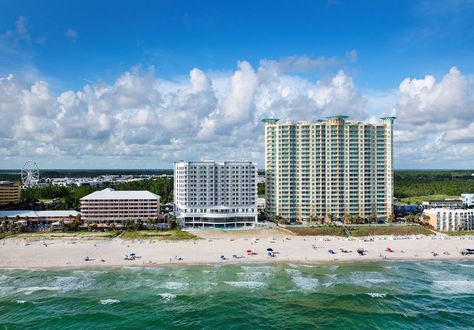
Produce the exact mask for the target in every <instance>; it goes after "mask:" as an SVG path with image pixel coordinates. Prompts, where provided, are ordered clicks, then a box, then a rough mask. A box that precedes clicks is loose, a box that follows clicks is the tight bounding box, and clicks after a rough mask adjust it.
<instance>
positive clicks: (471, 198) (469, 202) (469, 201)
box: [461, 194, 474, 207]
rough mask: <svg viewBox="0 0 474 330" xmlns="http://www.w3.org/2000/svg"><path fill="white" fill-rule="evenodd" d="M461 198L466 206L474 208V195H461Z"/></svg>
mask: <svg viewBox="0 0 474 330" xmlns="http://www.w3.org/2000/svg"><path fill="white" fill-rule="evenodd" d="M461 198H462V202H463V203H464V206H466V207H471V206H474V194H461Z"/></svg>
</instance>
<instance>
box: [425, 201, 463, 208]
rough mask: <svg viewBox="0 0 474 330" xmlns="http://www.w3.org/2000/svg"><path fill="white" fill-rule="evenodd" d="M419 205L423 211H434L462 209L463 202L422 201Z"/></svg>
mask: <svg viewBox="0 0 474 330" xmlns="http://www.w3.org/2000/svg"><path fill="white" fill-rule="evenodd" d="M421 205H422V206H423V207H424V208H425V209H434V208H448V209H462V208H463V207H464V204H463V201H462V200H460V199H441V200H428V201H423V202H422V203H421Z"/></svg>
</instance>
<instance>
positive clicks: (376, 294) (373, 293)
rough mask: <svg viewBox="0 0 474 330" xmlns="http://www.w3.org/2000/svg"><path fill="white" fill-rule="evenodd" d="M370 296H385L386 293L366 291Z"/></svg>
mask: <svg viewBox="0 0 474 330" xmlns="http://www.w3.org/2000/svg"><path fill="white" fill-rule="evenodd" d="M367 295H369V296H370V297H371V298H385V297H386V296H387V295H386V294H385V293H377V292H369V293H367Z"/></svg>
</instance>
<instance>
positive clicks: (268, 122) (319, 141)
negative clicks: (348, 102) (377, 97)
mask: <svg viewBox="0 0 474 330" xmlns="http://www.w3.org/2000/svg"><path fill="white" fill-rule="evenodd" d="M394 119H395V118H394V117H384V118H382V122H381V123H362V122H358V121H355V120H347V117H346V116H332V117H328V118H327V119H325V120H320V121H318V122H310V121H300V122H297V123H292V122H283V123H278V119H273V118H270V119H263V120H262V121H263V122H265V180H266V184H265V189H266V191H265V197H266V213H267V216H268V217H269V218H272V217H273V216H276V215H279V216H281V217H283V218H285V219H287V220H290V221H294V220H300V221H303V220H307V219H310V218H311V217H318V218H320V219H329V218H332V217H336V218H342V217H343V216H344V215H346V214H352V215H355V216H361V217H363V218H367V217H369V216H376V217H377V218H378V219H387V218H388V217H389V216H390V215H391V214H392V212H393V121H394Z"/></svg>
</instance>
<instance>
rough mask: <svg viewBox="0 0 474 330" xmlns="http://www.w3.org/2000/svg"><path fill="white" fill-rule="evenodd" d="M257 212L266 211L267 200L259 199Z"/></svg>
mask: <svg viewBox="0 0 474 330" xmlns="http://www.w3.org/2000/svg"><path fill="white" fill-rule="evenodd" d="M257 211H258V212H264V211H265V198H257Z"/></svg>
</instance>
